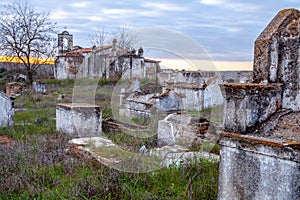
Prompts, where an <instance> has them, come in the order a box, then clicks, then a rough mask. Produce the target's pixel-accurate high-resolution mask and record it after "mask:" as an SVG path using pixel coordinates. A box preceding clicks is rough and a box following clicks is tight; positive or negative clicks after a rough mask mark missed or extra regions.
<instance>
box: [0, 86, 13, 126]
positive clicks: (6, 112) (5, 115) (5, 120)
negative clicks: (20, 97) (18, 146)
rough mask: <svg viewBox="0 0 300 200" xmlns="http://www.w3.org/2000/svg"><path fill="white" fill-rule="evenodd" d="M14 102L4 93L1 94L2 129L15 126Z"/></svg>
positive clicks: (0, 122) (0, 115)
mask: <svg viewBox="0 0 300 200" xmlns="http://www.w3.org/2000/svg"><path fill="white" fill-rule="evenodd" d="M14 113H15V112H14V105H13V101H12V100H11V99H10V98H9V97H8V96H7V95H6V94H4V93H3V92H0V127H7V126H12V125H13V124H14Z"/></svg>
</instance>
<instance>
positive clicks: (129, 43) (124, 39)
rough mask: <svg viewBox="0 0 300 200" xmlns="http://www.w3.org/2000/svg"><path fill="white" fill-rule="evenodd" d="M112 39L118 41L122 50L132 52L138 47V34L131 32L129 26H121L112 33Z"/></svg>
mask: <svg viewBox="0 0 300 200" xmlns="http://www.w3.org/2000/svg"><path fill="white" fill-rule="evenodd" d="M111 35H112V37H113V38H114V39H117V41H118V46H119V47H120V48H121V49H124V50H127V51H131V50H132V49H134V46H136V45H138V38H137V34H136V33H135V32H134V31H132V30H130V29H129V28H128V27H127V26H119V27H117V28H116V29H115V30H114V31H112V34H111Z"/></svg>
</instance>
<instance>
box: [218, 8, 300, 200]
mask: <svg viewBox="0 0 300 200" xmlns="http://www.w3.org/2000/svg"><path fill="white" fill-rule="evenodd" d="M299 30H300V12H299V11H298V10H295V9H286V10H282V11H281V12H279V13H278V14H277V15H276V17H275V18H274V19H273V20H272V21H271V22H270V24H269V25H268V26H267V27H266V29H265V30H264V31H263V32H262V33H261V34H260V36H259V37H258V38H257V40H256V42H255V51H254V53H255V58H254V83H252V84H237V83H236V84H235V83H230V84H224V85H223V87H224V89H225V112H224V132H223V133H221V138H220V145H221V151H220V159H221V162H220V175H219V193H218V198H219V199H222V200H223V199H230V200H231V199H289V200H290V199H300V190H299V188H300V150H299V149H300V112H299V111H300V87H299V86H300V34H299Z"/></svg>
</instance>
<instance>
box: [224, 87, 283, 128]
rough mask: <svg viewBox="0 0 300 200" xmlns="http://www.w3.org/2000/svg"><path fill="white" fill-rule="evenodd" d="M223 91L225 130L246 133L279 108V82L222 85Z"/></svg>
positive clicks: (280, 90) (280, 89) (280, 91)
mask: <svg viewBox="0 0 300 200" xmlns="http://www.w3.org/2000/svg"><path fill="white" fill-rule="evenodd" d="M222 86H223V87H224V92H225V96H224V98H225V109H224V118H223V119H224V122H223V127H224V130H225V131H231V132H236V133H242V134H243V133H246V132H249V131H252V130H253V128H255V127H256V126H259V124H261V123H263V122H264V121H265V120H267V119H268V118H269V117H270V116H271V115H272V114H274V113H275V112H276V111H277V110H278V109H279V108H281V93H282V88H281V85H280V84H239V83H227V84H223V85H222Z"/></svg>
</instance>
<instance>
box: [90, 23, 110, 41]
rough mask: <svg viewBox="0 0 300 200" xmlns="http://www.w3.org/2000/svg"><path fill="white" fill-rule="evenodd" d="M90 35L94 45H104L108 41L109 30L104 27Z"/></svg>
mask: <svg viewBox="0 0 300 200" xmlns="http://www.w3.org/2000/svg"><path fill="white" fill-rule="evenodd" d="M89 37H90V43H91V44H92V45H93V46H104V45H105V44H106V42H107V37H108V32H107V31H106V30H105V28H104V27H102V29H100V30H97V31H95V32H94V33H93V34H92V35H90V36H89Z"/></svg>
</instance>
